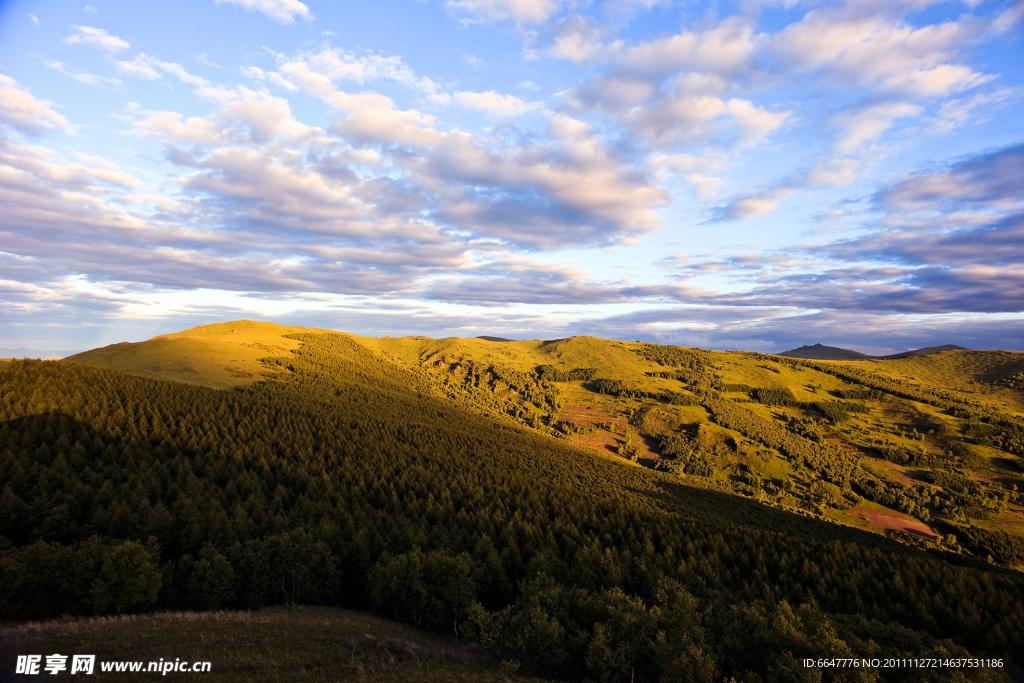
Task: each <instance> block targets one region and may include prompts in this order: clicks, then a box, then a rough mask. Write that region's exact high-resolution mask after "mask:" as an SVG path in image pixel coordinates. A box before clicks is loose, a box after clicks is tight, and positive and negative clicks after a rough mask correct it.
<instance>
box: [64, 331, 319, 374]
mask: <svg viewBox="0 0 1024 683" xmlns="http://www.w3.org/2000/svg"><path fill="white" fill-rule="evenodd" d="M311 331H315V330H310V329H307V328H302V327H285V326H281V325H273V324H270V323H259V322H253V321H251V320H238V321H235V322H230V323H217V324H213V325H200V326H199V327H193V328H192V329H189V330H183V331H182V332H177V333H174V334H164V335H160V336H158V337H154V338H152V339H149V340H147V341H144V342H138V343H134V344H131V343H127V342H122V343H120V344H111V345H110V346H104V347H102V348H99V349H93V350H91V351H86V352H84V353H79V354H77V355H74V356H69V357H68V358H66V359H65V360H66V361H69V362H72V363H82V364H84V365H91V366H93V367H97V368H110V369H113V370H121V371H123V372H130V373H133V374H137V375H142V376H144V377H151V378H153V379H166V380H174V381H178V382H187V383H189V384H199V385H202V386H207V387H212V388H214V389H225V388H228V387H232V386H246V385H248V384H251V383H253V382H255V381H257V380H260V379H267V377H268V372H269V371H268V368H267V367H266V366H265V365H264V364H263V363H262V362H261V361H260V359H261V358H266V357H267V356H276V355H281V354H287V353H288V352H290V351H292V350H294V349H297V348H299V343H298V342H297V341H295V340H293V339H288V338H287V337H286V336H285V335H288V334H293V333H296V332H311ZM278 371H279V369H278Z"/></svg>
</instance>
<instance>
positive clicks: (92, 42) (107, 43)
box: [64, 24, 132, 52]
mask: <svg viewBox="0 0 1024 683" xmlns="http://www.w3.org/2000/svg"><path fill="white" fill-rule="evenodd" d="M71 28H73V29H75V33H72V34H71V35H70V36H68V37H67V38H65V39H64V42H65V43H67V44H68V45H78V44H81V45H88V46H90V47H95V48H96V49H98V50H105V51H107V52H120V51H121V50H127V49H128V48H130V47H131V46H132V44H131V43H129V42H128V41H127V40H121V39H120V38H118V37H117V36H112V35H110V34H109V33H107V32H106V31H104V30H103V29H101V28H94V27H92V26H79V25H77V24H73V25H72V26H71Z"/></svg>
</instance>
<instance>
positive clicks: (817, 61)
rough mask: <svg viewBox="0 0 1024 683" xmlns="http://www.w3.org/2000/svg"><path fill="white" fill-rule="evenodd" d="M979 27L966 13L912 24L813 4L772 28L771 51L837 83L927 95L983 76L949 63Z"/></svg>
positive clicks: (788, 62)
mask: <svg viewBox="0 0 1024 683" xmlns="http://www.w3.org/2000/svg"><path fill="white" fill-rule="evenodd" d="M983 30H984V25H983V22H981V21H979V20H977V19H974V18H972V17H965V18H963V19H961V20H960V21H949V22H946V23H944V24H935V25H929V26H924V27H921V28H915V27H913V26H910V25H908V24H906V23H904V22H902V21H894V20H892V19H889V18H887V17H885V16H873V15H869V16H855V17H853V18H849V17H846V16H839V15H836V14H834V13H830V12H827V11H824V10H816V11H812V12H808V13H807V15H806V16H805V17H804V18H803V19H802V20H801V21H799V22H797V23H795V24H791V25H790V26H788V27H786V28H785V29H784V30H783V31H781V32H780V33H779V34H777V35H776V36H775V37H774V38H773V39H772V41H771V51H772V53H773V54H775V55H776V56H777V57H778V58H779V59H780V60H781V61H782V62H783V63H784V64H785V65H787V66H788V67H790V68H793V69H796V70H812V71H813V70H821V71H822V72H823V74H824V75H826V76H827V77H828V79H829V81H830V82H831V83H833V84H835V85H837V86H840V87H844V86H848V85H859V86H864V87H872V88H877V89H880V90H884V91H889V92H898V93H901V94H904V95H905V94H910V95H917V96H921V97H933V96H938V95H943V94H946V93H952V92H957V91H961V90H965V89H967V88H972V87H974V86H977V85H979V84H981V83H983V82H985V81H986V80H989V77H987V76H983V75H982V74H979V73H977V72H975V71H974V70H973V69H971V68H970V67H967V66H964V65H962V64H951V63H949V61H950V60H951V59H953V58H954V57H955V55H956V53H957V51H958V50H959V49H960V48H961V47H963V46H965V45H967V44H969V43H971V42H973V41H974V40H976V39H977V38H978V37H980V36H981V35H982V33H983Z"/></svg>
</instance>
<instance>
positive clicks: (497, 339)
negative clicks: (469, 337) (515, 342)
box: [477, 334, 512, 342]
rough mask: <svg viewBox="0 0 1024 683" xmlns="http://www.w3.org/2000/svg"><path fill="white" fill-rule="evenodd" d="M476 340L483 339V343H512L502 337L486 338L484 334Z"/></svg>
mask: <svg viewBox="0 0 1024 683" xmlns="http://www.w3.org/2000/svg"><path fill="white" fill-rule="evenodd" d="M477 339H483V340H484V341H493V342H509V341H512V340H511V339H505V338H504V337H488V336H487V335H485V334H482V335H480V336H479V337H477Z"/></svg>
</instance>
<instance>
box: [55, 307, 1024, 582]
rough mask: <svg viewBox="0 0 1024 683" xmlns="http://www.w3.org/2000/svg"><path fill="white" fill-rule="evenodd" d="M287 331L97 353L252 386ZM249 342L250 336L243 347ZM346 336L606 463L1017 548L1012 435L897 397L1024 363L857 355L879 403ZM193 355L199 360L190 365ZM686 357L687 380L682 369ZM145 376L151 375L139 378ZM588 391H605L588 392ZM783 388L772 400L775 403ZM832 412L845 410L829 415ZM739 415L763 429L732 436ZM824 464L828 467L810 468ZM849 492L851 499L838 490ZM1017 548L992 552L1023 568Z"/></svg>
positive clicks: (588, 349) (726, 362)
mask: <svg viewBox="0 0 1024 683" xmlns="http://www.w3.org/2000/svg"><path fill="white" fill-rule="evenodd" d="M294 330H295V328H287V327H282V326H278V325H273V324H269V323H253V322H250V321H240V322H234V323H224V324H220V325H211V326H206V327H205V328H201V329H200V328H196V329H193V330H186V331H185V332H181V333H177V334H174V335H165V336H161V337H157V338H155V339H154V340H150V341H148V342H142V343H141V344H136V345H122V346H114V347H106V348H105V349H100V350H98V351H99V352H103V354H105V355H104V356H103V359H104V363H103V364H102V365H101V367H117V368H119V369H122V370H128V371H134V370H135V368H137V367H140V366H139V363H138V361H137V360H136V359H137V358H139V357H144V358H146V359H147V360H148V361H150V365H149V366H147V367H149V368H153V367H166V366H171V365H173V364H172V363H168V362H167V361H166V360H164V359H166V358H170V357H171V356H172V354H178V356H177V357H176V362H178V363H179V365H183V366H184V365H187V366H188V367H191V368H200V369H205V370H206V371H207V372H208V373H209V375H208V376H206V377H203V376H201V375H198V374H195V375H190V376H189V378H188V381H190V382H195V383H205V384H206V385H208V386H220V385H223V384H227V383H234V384H236V385H242V384H243V383H246V384H247V383H251V382H252V381H254V380H255V379H256V378H258V377H262V378H268V377H276V378H286V377H288V376H289V374H290V371H289V370H288V364H287V363H276V362H268V361H267V360H266V358H263V357H261V356H260V355H259V354H258V353H256V352H258V351H262V350H263V349H271V350H277V351H279V352H280V350H282V349H285V348H288V349H294V348H297V347H298V346H299V345H300V342H298V341H297V340H296V339H295V338H294V337H295V335H294V334H293V331H294ZM241 334H244V335H246V336H244V337H241V338H240V337H239V335H241ZM347 338H348V339H350V340H351V341H353V342H354V343H356V344H358V345H359V346H361V347H362V348H364V349H366V350H368V351H369V352H370V353H372V354H373V356H374V357H375V358H376V359H377V360H379V361H383V362H385V363H387V364H390V365H394V366H395V367H396V368H401V369H402V370H403V371H405V372H408V373H411V374H410V377H414V378H415V379H414V380H410V381H413V382H416V383H417V385H418V386H420V387H421V388H422V389H424V390H427V391H429V392H430V393H431V394H432V395H433V396H434V397H436V398H437V399H440V400H443V401H445V402H448V403H450V404H453V405H457V406H459V407H461V408H464V409H468V410H471V411H472V412H474V413H475V414H477V415H481V416H483V417H486V418H489V419H497V420H500V421H506V422H510V423H513V424H516V425H519V426H522V427H527V428H529V429H531V430H532V431H535V432H540V433H542V434H544V435H547V436H550V437H555V438H559V439H562V440H569V441H572V442H573V443H575V444H577V445H580V446H584V447H587V448H589V449H591V450H592V451H593V452H596V453H598V454H603V455H604V456H605V457H616V456H617V457H618V458H619V460H620V461H623V460H624V461H627V462H632V463H636V464H639V465H644V466H646V467H648V468H649V469H658V470H662V471H669V472H673V473H676V474H678V475H680V476H684V477H688V478H689V479H690V480H691V481H693V482H694V483H696V484H697V485H700V486H710V487H712V488H714V489H715V490H720V491H724V492H728V493H732V494H735V495H740V496H745V497H748V498H753V499H756V500H758V501H760V502H762V503H764V504H768V505H773V506H776V507H780V508H782V509H787V510H794V511H797V512H799V513H801V514H810V515H814V516H818V517H821V518H825V519H829V520H831V521H833V522H837V523H840V524H845V525H850V526H854V527H858V528H862V529H866V530H873V531H876V532H879V533H892V531H893V530H896V531H901V532H902V533H903V534H905V535H904V536H903V537H904V538H907V539H908V540H913V539H914V538H916V539H926V540H929V541H938V540H940V539H941V538H943V537H944V536H946V535H948V534H950V533H952V534H954V535H956V534H957V532H958V531H960V533H961V536H962V534H963V528H965V525H966V527H967V528H970V527H974V528H977V529H987V530H989V531H992V532H999V533H1008V534H1010V536H1011V537H1013V538H1017V539H1024V524H1022V523H1021V522H1022V520H1024V507H1022V506H1021V503H1022V500H1021V499H1020V497H1019V494H1015V491H1014V489H1013V487H1014V486H1016V487H1017V489H1018V490H1019V489H1024V479H1022V477H1021V470H1020V463H1021V461H1020V460H1019V458H1020V456H1021V455H1022V453H1021V452H1014V448H1016V449H1017V451H1020V446H1019V445H1018V446H1016V447H1014V446H1012V445H1011V443H1017V442H1014V441H1012V438H1011V441H1008V442H1007V444H1006V448H1008V449H1010V452H1009V453H1001V452H1000V450H999V449H993V448H992V444H994V443H995V441H994V440H992V439H990V438H989V439H986V438H985V437H982V438H981V439H979V438H978V437H977V436H974V435H973V432H977V431H978V429H979V428H976V427H970V426H969V424H968V423H970V419H964V418H957V417H954V416H953V415H951V414H949V413H948V411H945V412H943V411H936V410H935V406H932V405H929V404H928V403H927V401H924V402H922V401H913V400H909V401H908V400H907V396H904V395H899V394H900V392H896V394H893V393H892V388H893V387H896V386H899V385H900V384H901V383H904V382H915V383H921V382H923V383H924V385H925V386H934V387H936V388H937V389H940V390H941V389H943V386H942V384H941V382H942V380H943V378H949V377H953V378H958V379H957V380H956V381H962V380H963V379H964V378H970V377H978V378H979V381H980V379H981V378H985V379H987V380H988V381H989V382H990V383H991V382H994V381H996V378H998V377H1004V376H1005V377H1011V376H1013V374H1014V373H1015V372H1019V371H1020V370H1024V361H1022V359H1024V354H1019V353H1013V352H988V351H978V352H975V351H955V352H945V353H935V354H929V355H926V356H910V357H907V358H903V359H893V360H887V361H884V362H881V363H879V362H878V361H875V360H872V361H860V362H857V363H853V364H851V365H850V366H849V367H851V368H860V370H857V372H867V373H871V374H877V375H879V376H880V377H884V378H886V379H887V381H890V382H891V383H894V384H893V385H892V386H891V387H890V386H882V385H879V386H880V387H882V388H881V389H880V390H878V391H877V392H876V393H877V395H868V396H863V397H861V396H859V394H858V393H857V392H858V391H861V390H863V386H862V384H861V381H860V379H859V378H852V379H851V378H847V379H843V378H839V377H837V376H836V375H835V372H834V369H833V368H832V367H831V366H821V367H816V366H814V365H813V362H811V365H807V363H803V364H801V363H800V362H799V361H797V360H795V359H794V360H793V361H789V362H776V361H775V360H773V359H777V358H778V357H777V356H763V355H761V354H748V353H744V352H707V351H699V350H687V349H678V348H677V347H657V346H653V345H646V344H641V343H635V342H622V341H614V340H606V339H598V338H594V337H571V338H567V339H558V340H548V341H542V340H525V341H501V342H497V341H492V340H489V339H484V338H472V339H462V338H448V339H431V338H428V337H398V338H393V337H384V338H371V337H357V336H351V335H347ZM255 340H259V341H258V342H256V341H255ZM240 341H243V342H245V343H247V344H250V345H249V346H247V347H244V348H246V349H247V350H248V351H250V352H251V358H250V360H249V361H248V362H249V363H250V365H249V366H247V367H249V368H250V369H251V371H252V372H251V373H250V374H252V377H237V376H231V375H226V374H225V371H224V366H221V365H218V363H217V362H213V361H210V360H209V359H211V358H217V356H216V354H217V353H218V352H219V351H220V350H221V349H224V348H228V349H232V348H235V347H236V346H238V342H240ZM182 342H187V343H188V344H190V346H187V347H186V346H182V345H181V343H182ZM175 344H177V346H176V345H175ZM133 347H135V348H138V349H139V351H138V352H135V351H134V350H133ZM190 352H191V353H193V354H194V355H193V356H192V357H188V356H187V355H181V354H183V353H184V354H187V353H190ZM90 353H94V352H90ZM652 354H653V355H652ZM68 360H70V361H72V362H75V361H77V362H92V361H93V357H90V356H88V355H87V354H82V355H80V356H77V357H75V358H73V359H68ZM794 363H795V364H794ZM680 364H682V365H683V366H686V368H687V369H688V370H687V372H684V373H680V372H679V370H680V369H681V368H682V366H681V365H680ZM236 367H237V366H236ZM573 373H575V375H573ZM140 374H143V375H147V374H150V375H151V373H150V372H148V371H145V370H144V371H143V372H141V373H140ZM595 382H598V383H601V385H602V387H604V388H602V389H600V390H595ZM947 383H948V380H947ZM992 386H993V385H992V384H990V385H989V389H990V390H989V391H988V393H987V394H986V395H985V396H980V395H979V394H965V393H963V392H958V391H955V392H954V393H955V395H956V396H955V397H956V399H957V400H958V401H962V402H964V403H965V404H973V405H977V406H979V407H981V408H983V409H984V410H994V409H996V408H997V406H996V405H994V404H990V400H992V399H993V397H994V396H998V397H1003V398H1007V399H1008V401H1010V402H1003V403H1001V404H1000V405H999V406H998V408H999V409H1005V408H1007V407H1009V406H1011V405H1012V399H1013V398H1014V396H1017V395H1018V392H1017V390H1016V389H1013V388H1012V387H1002V386H1000V387H999V388H998V390H997V391H995V393H993V391H992V390H991V387H992ZM720 390H721V391H720ZM708 392H711V393H712V394H715V395H719V394H720V395H722V396H723V397H725V398H728V399H729V400H730V404H722V405H734V404H735V403H737V402H738V403H740V404H741V405H740V406H735V407H734V408H732V409H731V410H733V412H735V411H736V410H739V411H741V412H740V413H739V416H740V417H733V418H731V419H730V418H729V417H727V416H725V415H724V414H722V413H721V411H720V410H719V411H716V410H714V409H713V408H712V406H711V404H709V403H708V402H707V400H706V398H707V397H708ZM766 392H767V393H766ZM772 392H776V393H778V394H779V396H778V397H776V398H772V396H773V394H772ZM779 392H781V393H779ZM851 392H852V393H851ZM762 394H763V396H762ZM850 396H853V397H854V398H855V400H852V401H851V400H849V397H850ZM826 404H827V405H826ZM822 406H826V408H827V409H823V408H822ZM823 410H825V412H823ZM830 410H831V411H838V412H836V413H835V414H834V415H833V414H831V413H829V411H830ZM744 415H746V416H748V417H743V416H744ZM737 419H742V420H743V421H746V422H750V421H751V420H755V421H759V422H757V423H756V425H753V423H752V425H753V426H748V427H745V428H738V424H739V423H737V422H736V420H737ZM986 419H987V418H986ZM778 429H782V430H784V432H780V434H781V433H784V434H785V439H783V440H781V441H780V440H779V438H780V437H775V438H768V437H766V434H768V433H769V432H771V431H772V430H778ZM986 429H988V428H987V427H986ZM1014 429H1016V428H1014ZM972 430H973V432H972V433H971V434H968V433H967V432H970V431H972ZM1016 438H1017V439H1018V441H1019V437H1016ZM786 439H789V440H791V441H792V440H794V439H795V441H792V443H790V441H787V440H786ZM787 444H788V445H787ZM837 447H838V450H837V449H836V448H837ZM680 449H682V455H683V456H684V457H682V458H680V457H679V453H680ZM830 449H831V450H830ZM805 452H806V454H807V455H806V456H805V455H803V454H804V453H805ZM687 454H688V455H687ZM808 458H810V459H808ZM815 459H817V460H821V463H820V464H818V465H815V464H814V463H813V462H812V461H813V460H815ZM822 459H823V460H822ZM944 462H945V463H946V464H945V465H943V463H944ZM826 463H833V464H835V463H842V464H841V465H836V466H838V467H839V468H840V469H839V470H836V471H832V470H833V469H834V466H833V464H826ZM944 467H954V468H957V469H956V472H958V473H959V474H958V476H966V477H968V478H969V479H972V480H974V481H975V483H974V484H972V485H971V487H968V489H970V490H968V489H963V490H962V491H954V490H952V489H951V488H950V487H949V486H942V485H941V484H938V483H936V482H935V481H934V479H935V476H933V474H932V473H934V472H938V471H941V470H942V469H943V468H944ZM843 468H846V469H845V473H843V472H844V470H843ZM858 473H862V474H858ZM936 476H937V475H936ZM835 486H838V487H839V490H836V489H835V488H834V487H835ZM829 487H833V488H829ZM843 488H846V489H850V490H851V495H854V496H855V497H851V496H845V497H844V496H843V495H842V493H841V490H842V489H843ZM926 498H927V499H928V501H929V503H928V504H927V505H922V504H921V503H920V502H919V501H923V500H925V499H926ZM915 501H918V502H915ZM976 533H982V532H981V531H979V532H976ZM914 542H919V541H918V540H914ZM979 542H980V541H975V546H974V547H975V550H976V551H977V552H982V553H983V556H984V557H987V556H988V555H989V554H991V548H990V546H992V544H997V545H998V544H999V543H1000V542H999V541H997V540H994V539H989V540H987V541H984V542H980V543H981V545H980V546H979V545H978V543H979ZM1014 542H1017V541H1014ZM982 548H989V549H987V550H982ZM963 550H964V551H969V548H963ZM1014 552H1016V551H1014ZM1014 552H1011V553H1010V554H1009V555H1007V554H1006V552H1005V551H1004V552H1002V554H1000V553H997V555H999V556H1001V557H1002V556H1005V557H1017V555H1015V554H1014ZM1020 552H1021V553H1024V550H1022V551H1020ZM1007 561H1009V562H1011V563H1015V562H1018V560H1007Z"/></svg>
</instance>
